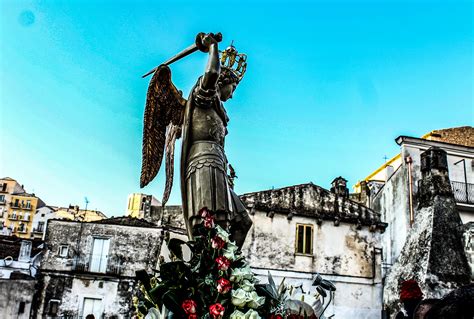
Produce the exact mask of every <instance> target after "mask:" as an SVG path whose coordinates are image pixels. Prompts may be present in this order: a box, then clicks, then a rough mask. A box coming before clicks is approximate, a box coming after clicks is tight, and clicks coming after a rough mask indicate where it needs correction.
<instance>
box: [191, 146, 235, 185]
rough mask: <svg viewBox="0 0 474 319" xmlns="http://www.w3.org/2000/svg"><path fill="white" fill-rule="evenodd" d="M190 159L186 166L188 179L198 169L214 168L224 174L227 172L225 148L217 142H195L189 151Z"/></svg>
mask: <svg viewBox="0 0 474 319" xmlns="http://www.w3.org/2000/svg"><path fill="white" fill-rule="evenodd" d="M188 154H189V159H188V161H187V165H186V179H188V178H189V176H190V174H192V173H194V172H195V171H196V170H197V169H201V168H203V167H213V168H215V169H217V170H219V171H221V172H222V173H223V174H225V172H226V163H227V160H226V157H225V154H224V148H223V147H222V146H221V145H219V144H218V143H216V142H212V141H198V142H194V143H193V144H192V145H191V148H190V149H189V153H188Z"/></svg>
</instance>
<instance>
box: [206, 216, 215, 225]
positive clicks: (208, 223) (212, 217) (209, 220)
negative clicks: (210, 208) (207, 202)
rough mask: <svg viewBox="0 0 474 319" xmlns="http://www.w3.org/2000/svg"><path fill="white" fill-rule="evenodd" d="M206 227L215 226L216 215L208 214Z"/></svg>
mask: <svg viewBox="0 0 474 319" xmlns="http://www.w3.org/2000/svg"><path fill="white" fill-rule="evenodd" d="M204 227H206V228H214V216H211V215H208V216H207V217H205V218H204Z"/></svg>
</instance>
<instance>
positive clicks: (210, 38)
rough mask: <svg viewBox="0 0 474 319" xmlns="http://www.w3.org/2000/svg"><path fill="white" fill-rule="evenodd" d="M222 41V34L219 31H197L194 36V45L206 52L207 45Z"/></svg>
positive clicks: (207, 49)
mask: <svg viewBox="0 0 474 319" xmlns="http://www.w3.org/2000/svg"><path fill="white" fill-rule="evenodd" d="M221 41H222V34H221V33H220V32H218V33H216V34H214V33H207V34H206V33H203V32H201V33H199V34H198V35H197V37H196V45H197V47H198V48H199V50H200V51H202V52H208V51H209V47H210V46H211V45H213V44H217V43H218V42H221Z"/></svg>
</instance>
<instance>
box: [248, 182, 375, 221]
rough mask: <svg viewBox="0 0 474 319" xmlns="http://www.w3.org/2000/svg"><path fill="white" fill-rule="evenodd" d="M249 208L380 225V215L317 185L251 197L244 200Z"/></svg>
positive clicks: (304, 185) (300, 186)
mask: <svg viewBox="0 0 474 319" xmlns="http://www.w3.org/2000/svg"><path fill="white" fill-rule="evenodd" d="M241 199H242V200H243V202H244V203H245V204H246V205H247V206H248V207H254V208H255V209H260V210H264V211H267V212H268V211H272V210H273V211H275V212H283V213H292V212H297V213H298V214H299V215H305V216H308V217H312V218H320V219H325V220H339V221H346V222H350V223H360V224H362V225H377V224H378V223H379V222H380V215H379V214H378V213H377V212H375V211H374V210H371V209H369V208H367V207H365V206H364V205H361V204H359V203H357V202H355V201H352V200H350V199H349V198H347V197H344V196H338V195H336V194H334V193H331V192H330V191H328V190H326V189H324V188H322V187H319V186H317V185H314V184H311V183H310V184H302V185H295V186H290V187H284V188H280V189H274V190H267V191H261V192H255V193H248V194H244V195H242V196H241Z"/></svg>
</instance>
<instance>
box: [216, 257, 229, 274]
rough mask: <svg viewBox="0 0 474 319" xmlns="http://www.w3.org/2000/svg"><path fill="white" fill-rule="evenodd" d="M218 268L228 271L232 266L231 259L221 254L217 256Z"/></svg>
mask: <svg viewBox="0 0 474 319" xmlns="http://www.w3.org/2000/svg"><path fill="white" fill-rule="evenodd" d="M216 263H217V269H219V270H223V271H226V270H227V269H228V268H229V266H230V260H229V259H227V258H226V257H225V256H219V257H217V258H216Z"/></svg>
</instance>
